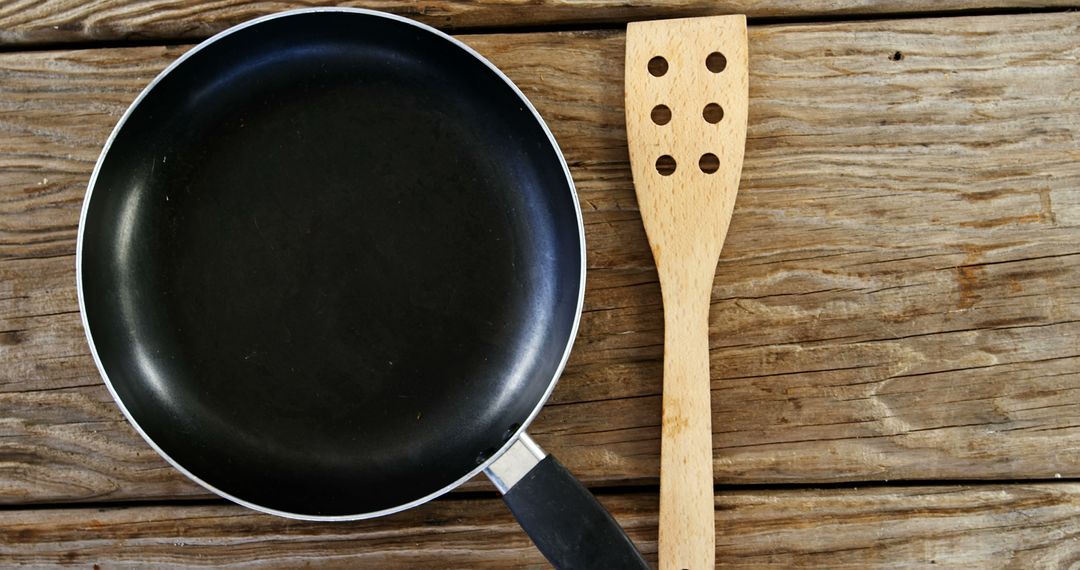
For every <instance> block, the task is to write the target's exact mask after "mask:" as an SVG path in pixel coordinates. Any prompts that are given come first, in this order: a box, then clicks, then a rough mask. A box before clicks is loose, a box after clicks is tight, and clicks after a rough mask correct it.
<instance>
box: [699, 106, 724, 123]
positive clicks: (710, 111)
mask: <svg viewBox="0 0 1080 570" xmlns="http://www.w3.org/2000/svg"><path fill="white" fill-rule="evenodd" d="M701 116H702V117H704V118H705V121H706V122H709V123H712V124H714V125H715V124H716V123H719V122H720V119H723V118H724V108H723V107H721V106H720V105H718V104H716V103H709V104H708V105H705V108H704V109H702V111H701Z"/></svg>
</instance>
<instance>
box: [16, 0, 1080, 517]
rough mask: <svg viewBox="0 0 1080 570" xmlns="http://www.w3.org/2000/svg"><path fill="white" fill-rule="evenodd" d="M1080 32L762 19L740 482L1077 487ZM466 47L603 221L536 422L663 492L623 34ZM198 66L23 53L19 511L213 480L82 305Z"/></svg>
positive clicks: (727, 399) (737, 228) (612, 481)
mask: <svg viewBox="0 0 1080 570" xmlns="http://www.w3.org/2000/svg"><path fill="white" fill-rule="evenodd" d="M1078 28H1080V15H1078V14H1044V15H1029V16H1005V17H972V18H948V19H940V20H910V21H909V20H897V21H888V22H853V23H845V24H822V25H785V26H767V27H757V28H755V27H751V29H750V61H751V77H750V97H751V103H750V120H749V124H750V130H749V135H748V140H747V149H746V162H745V166H744V171H743V183H742V187H741V189H740V192H739V198H738V202H737V204H736V209H735V215H734V218H733V222H732V226H731V230H730V232H729V234H728V237H727V243H726V244H725V248H724V255H723V256H722V257H721V260H720V265H719V268H718V271H717V275H716V279H715V281H714V283H713V291H712V305H713V306H712V314H711V318H710V339H711V352H710V354H711V359H712V370H711V373H712V390H713V404H712V406H713V426H714V446H715V447H714V465H713V467H714V476H715V478H716V480H717V482H720V483H736V482H738V483H761V482H826V481H850V480H867V479H869V480H886V479H888V480H896V479H917V480H926V479H957V478H979V479H993V478H1028V477H1030V478H1052V477H1054V476H1055V475H1056V474H1060V475H1062V476H1064V477H1077V476H1080V454H1078V453H1077V452H1076V450H1077V449H1078V448H1080V422H1078V421H1077V419H1076V418H1078V417H1080V373H1078V370H1080V349H1078V346H1080V343H1078V338H1080V296H1078V285H1077V283H1078V282H1080V280H1078V276H1080V160H1078V159H1080V150H1078V149H1080V145H1078V136H1080V105H1077V103H1078V102H1080V101H1078V98H1080V66H1078V65H1077V63H1078V61H1080V45H1078V44H1077V43H1076V42H1075V41H1074V39H1073V38H1075V37H1077V35H1078V32H1080V30H1078ZM464 39H465V40H466V41H467V42H469V43H470V44H472V45H474V46H475V47H476V48H477V49H479V50H480V51H482V52H483V53H485V54H487V55H489V56H490V57H491V58H492V59H493V60H494V61H495V62H496V63H497V64H498V65H500V66H501V67H502V68H503V69H504V70H505V71H506V72H507V73H508V74H509V75H510V76H511V77H512V78H513V79H514V80H515V81H517V82H518V84H519V85H520V86H521V87H522V89H523V90H524V91H525V92H526V93H527V95H528V96H529V97H530V98H531V99H532V100H533V102H534V103H535V104H536V105H537V107H538V108H539V110H540V112H541V113H542V114H543V115H544V117H545V118H546V119H547V120H548V121H549V122H550V124H551V127H552V129H553V131H554V133H555V135H556V137H557V138H558V140H559V142H560V144H561V146H562V147H563V149H564V150H565V153H566V156H567V158H568V161H569V162H570V165H571V169H572V171H573V175H574V177H575V180H576V182H577V184H578V188H579V191H580V197H581V203H582V207H583V209H584V213H585V222H586V232H587V241H588V247H589V252H588V255H589V264H590V273H589V279H588V290H587V292H586V299H585V304H586V307H585V313H584V315H583V318H582V326H581V334H580V337H579V339H578V342H577V343H576V345H575V349H574V352H573V355H572V357H571V360H570V363H569V365H568V367H567V371H566V373H565V374H564V377H563V380H562V381H561V382H560V384H559V387H558V389H557V390H556V391H555V394H554V396H553V398H552V401H551V402H550V403H549V405H547V406H546V407H545V409H544V411H543V412H542V413H541V415H540V417H539V419H538V421H537V423H536V424H535V426H534V429H532V430H531V432H532V433H533V434H534V436H535V437H536V439H537V441H538V442H539V443H540V445H542V446H544V447H545V448H546V449H547V450H548V451H550V452H552V453H554V454H556V455H557V456H558V457H560V459H561V460H562V461H563V462H564V463H565V464H566V465H567V467H568V468H570V469H571V471H574V472H575V473H576V474H578V475H580V476H581V477H583V478H584V479H585V480H586V481H587V482H588V483H590V484H592V485H621V484H640V483H649V484H653V483H655V482H656V481H657V475H658V472H659V450H660V444H659V437H660V386H661V358H662V341H663V338H662V327H661V310H660V303H661V298H660V289H659V285H658V283H657V275H656V272H655V269H654V267H653V263H652V259H651V254H650V251H649V247H648V244H647V241H646V238H645V233H644V230H643V228H642V225H641V219H640V216H639V214H638V212H637V210H636V208H637V206H636V201H635V199H634V191H633V185H632V182H631V177H630V170H629V165H628V158H627V150H626V139H625V131H624V129H623V121H624V117H623V111H622V82H621V81H620V78H621V77H622V75H623V65H622V57H623V49H624V45H623V36H622V35H621V34H620V33H618V32H574V33H544V34H513V35H485V36H472V37H465V38H464ZM182 51H183V48H181V47H147V48H125V49H101V50H75V51H50V52H34V53H8V54H2V55H0V331H3V332H0V502H4V503H21V502H30V501H36V502H58V501H59V502H64V501H76V500H103V499H107V500H127V499H137V498H154V497H173V496H179V495H201V494H202V493H201V492H200V491H199V490H198V489H197V488H195V487H194V486H193V485H191V484H190V483H187V482H186V481H184V480H183V478H182V477H181V476H180V475H178V474H176V473H174V472H172V471H171V470H169V469H168V468H167V467H166V466H165V464H164V463H163V462H162V461H161V460H159V459H156V458H155V457H154V456H153V453H152V452H151V451H150V450H149V449H148V448H147V447H146V446H145V444H143V443H142V442H141V441H140V440H139V438H138V437H137V436H136V435H135V433H134V432H133V431H132V430H131V429H130V428H129V427H128V426H127V425H126V424H124V423H123V421H122V419H121V416H120V414H119V412H118V411H116V410H115V409H114V407H113V406H112V405H111V404H110V403H109V400H108V396H107V394H106V392H105V389H104V387H103V386H102V385H101V384H100V380H99V379H98V377H97V375H96V372H95V370H94V368H93V364H92V363H91V361H90V358H89V356H88V354H87V349H86V347H85V343H84V341H83V337H82V330H81V327H80V325H79V320H78V315H77V313H76V310H77V304H76V301H75V292H74V257H73V254H74V248H75V242H74V238H75V231H76V224H77V221H78V213H79V206H80V201H81V199H82V195H83V192H84V191H85V185H86V182H87V179H88V177H89V174H90V171H91V169H92V167H93V161H94V159H95V158H96V155H97V152H98V150H99V149H100V146H101V145H102V144H103V142H104V140H105V138H106V137H107V135H108V133H109V130H110V129H111V127H112V125H113V124H114V123H115V121H116V120H117V118H118V117H119V116H120V114H121V113H122V112H123V110H124V107H125V106H126V105H127V103H128V102H130V101H131V100H132V99H133V98H134V97H135V94H136V93H137V92H138V90H139V89H141V88H142V87H143V86H144V85H145V84H146V83H147V82H148V81H149V80H150V79H151V78H152V77H153V75H154V74H155V73H156V72H157V71H158V70H160V69H162V68H163V67H164V66H165V65H166V64H167V63H168V62H169V61H171V60H173V59H175V57H177V56H178V55H179V54H180V53H181V52H182ZM897 54H899V56H900V57H897Z"/></svg>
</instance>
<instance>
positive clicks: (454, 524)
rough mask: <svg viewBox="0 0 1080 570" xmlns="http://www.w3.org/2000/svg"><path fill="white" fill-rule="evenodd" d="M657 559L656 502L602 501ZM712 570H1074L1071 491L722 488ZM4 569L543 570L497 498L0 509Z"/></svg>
mask: <svg viewBox="0 0 1080 570" xmlns="http://www.w3.org/2000/svg"><path fill="white" fill-rule="evenodd" d="M601 501H602V502H603V503H604V505H605V506H607V507H608V508H609V509H610V510H611V511H612V513H613V514H614V515H615V517H616V518H617V519H618V520H619V522H620V523H621V524H623V526H624V527H625V528H626V529H627V532H628V533H629V535H630V536H631V538H633V539H634V541H635V542H636V543H637V544H638V545H639V546H640V547H641V549H642V550H643V551H644V554H645V557H646V558H647V559H648V560H649V561H650V563H652V564H655V563H656V510H657V502H656V496H655V495H654V494H649V493H633V494H621V495H614V496H603V497H601ZM715 504H716V528H717V530H718V533H717V541H716V559H717V566H718V567H720V568H808V567H820V568H831V569H835V568H866V567H869V566H875V565H876V566H881V567H888V568H958V569H964V570H968V569H970V568H1072V567H1074V565H1075V564H1077V563H1080V542H1078V541H1077V537H1078V536H1080V514H1078V513H1080V485H1077V484H1075V483H1063V484H1016V485H980V486H974V487H973V486H948V487H934V486H931V487H923V486H917V487H894V488H871V489H831V490H830V489H824V490H822V489H818V490H814V489H810V490H771V491H720V492H718V493H717V494H716V499H715ZM0 560H4V561H6V562H8V563H18V564H25V565H28V566H42V567H51V566H54V565H58V564H64V565H69V564H70V565H76V566H79V567H83V568H90V567H93V565H95V564H96V565H97V566H99V567H100V568H102V569H108V568H122V567H146V566H152V567H154V568H184V567H192V566H199V567H214V568H239V567H243V568H296V567H300V566H305V565H309V564H310V565H312V566H313V567H318V568H388V567H389V568H438V569H444V568H509V567H514V568H544V567H546V566H547V565H546V564H545V563H544V560H543V557H541V555H540V554H539V552H537V551H536V549H535V548H533V546H532V545H531V544H530V543H529V542H528V539H527V538H526V537H525V536H524V535H523V534H522V533H521V531H520V530H519V529H518V527H517V524H516V523H515V522H514V520H513V518H511V516H510V514H509V512H508V511H507V510H506V507H504V506H503V505H502V503H501V501H499V500H497V499H494V498H473V499H468V500H462V499H457V500H450V501H436V502H434V503H429V504H427V505H424V506H423V507H420V508H418V509H414V510H412V511H407V512H404V513H400V514H397V515H393V516H391V517H388V518H385V519H378V520H374V521H360V522H352V523H310V522H302V521H291V520H286V519H281V518H277V517H271V516H268V515H262V514H258V513H254V512H251V511H248V510H246V509H244V508H242V507H238V506H234V505H224V504H220V505H219V504H213V505H197V506H187V507H183V508H176V507H158V506H151V507H141V506H132V507H126V508H115V507H110V508H101V509H98V508H81V509H47V510H37V511H14V512H13V511H2V512H0Z"/></svg>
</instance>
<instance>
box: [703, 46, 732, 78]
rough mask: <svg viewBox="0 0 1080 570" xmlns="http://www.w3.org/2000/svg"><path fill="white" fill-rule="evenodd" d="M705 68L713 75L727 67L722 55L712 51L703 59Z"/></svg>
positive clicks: (725, 59)
mask: <svg viewBox="0 0 1080 570" xmlns="http://www.w3.org/2000/svg"><path fill="white" fill-rule="evenodd" d="M705 67H707V68H709V71H711V72H713V73H720V72H721V71H723V70H724V68H725V67H727V58H726V57H724V54H722V53H720V52H718V51H714V52H712V53H710V54H709V55H708V56H706V57H705Z"/></svg>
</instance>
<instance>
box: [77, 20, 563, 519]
mask: <svg viewBox="0 0 1080 570" xmlns="http://www.w3.org/2000/svg"><path fill="white" fill-rule="evenodd" d="M92 196H93V197H92V200H91V202H90V205H89V209H88V211H87V217H86V219H85V222H84V228H83V233H84V235H83V243H82V267H81V271H82V278H83V296H84V303H85V310H86V317H87V322H88V326H89V329H90V332H91V334H92V337H93V340H94V344H95V347H96V350H97V352H98V355H99V358H100V360H101V363H102V366H103V368H104V370H105V371H106V373H107V375H108V377H109V379H110V381H111V383H112V384H113V387H114V389H115V390H116V392H117V394H118V396H119V397H120V399H121V400H122V402H123V403H124V405H125V406H126V407H127V409H128V411H129V412H130V414H131V415H132V417H133V418H134V419H135V421H136V422H137V423H138V424H139V426H140V427H141V428H142V429H143V430H144V431H145V432H146V433H147V434H148V436H149V437H150V438H152V439H153V440H154V442H155V443H156V444H157V445H158V446H160V447H161V448H162V450H163V451H164V452H165V453H166V454H168V455H169V456H170V457H171V458H172V459H173V460H175V461H176V462H178V463H179V464H180V465H182V466H183V467H185V468H186V469H187V470H189V471H190V472H192V473H193V474H194V475H196V476H197V477H199V478H200V479H202V480H203V481H205V482H207V483H208V484H210V485H212V486H214V487H216V488H218V489H220V490H221V491H224V492H226V493H229V494H231V495H234V496H236V497H238V498H240V499H242V500H246V501H249V502H252V503H255V504H257V505H260V506H263V507H265V508H270V509H275V510H280V511H285V512H291V513H297V514H306V515H322V516H327V515H348V514H358V513H369V512H374V511H379V510H383V509H388V508H393V507H395V506H396V505H400V504H404V503H407V502H410V501H413V500H416V499H419V498H421V497H424V496H426V495H428V494H430V493H433V492H436V491H438V490H439V489H442V488H443V487H445V486H447V485H449V484H451V483H453V482H454V481H456V480H457V479H459V478H460V477H462V476H464V475H465V474H467V473H468V472H469V471H470V470H471V469H474V468H475V467H476V465H477V464H478V461H482V460H483V459H484V458H486V457H487V455H489V454H490V453H491V452H492V451H493V450H495V449H498V448H499V447H500V446H501V445H502V444H503V443H504V442H505V441H506V439H507V438H508V437H510V436H511V435H512V434H513V433H514V431H515V430H516V429H517V428H518V427H519V426H520V424H521V423H523V422H525V421H526V420H527V418H528V417H529V415H530V413H531V412H532V411H533V409H534V408H535V407H536V406H537V405H538V404H539V402H540V400H541V399H542V397H543V395H544V393H545V391H546V390H547V388H548V385H549V383H550V382H551V381H552V378H553V377H554V375H555V374H556V373H557V369H558V366H559V364H560V362H561V360H562V358H563V354H564V352H565V350H566V348H567V345H568V343H569V342H570V340H571V335H572V329H573V323H574V320H575V316H576V309H577V300H578V295H579V288H580V286H581V285H580V279H581V258H580V247H581V244H580V241H579V233H578V232H579V230H578V223H579V222H578V218H577V215H576V211H575V204H574V201H573V200H574V198H573V194H572V190H571V188H570V186H569V183H568V181H567V178H566V174H565V171H564V168H563V166H562V163H561V161H560V159H559V157H558V155H557V152H556V151H555V150H554V149H553V148H552V145H551V142H550V141H549V139H548V137H547V135H546V133H545V131H544V129H543V127H542V126H541V124H540V123H539V122H538V121H537V120H536V118H535V117H534V116H533V114H532V113H531V111H529V109H528V107H527V106H526V105H525V104H524V103H523V102H522V101H521V100H520V98H519V97H518V95H517V94H516V93H515V92H514V91H513V89H511V88H510V86H508V85H507V84H506V83H505V82H504V81H503V80H502V79H501V78H500V77H499V76H498V75H497V74H496V73H495V72H493V71H492V70H490V69H489V68H488V67H486V66H485V65H484V64H483V63H482V62H480V61H479V60H477V59H476V58H474V57H473V56H472V55H471V54H469V53H468V52H466V51H465V50H463V49H461V48H459V47H457V46H455V45H453V44H452V43H450V42H448V41H447V40H445V39H444V38H441V37H439V36H437V35H435V34H433V33H431V32H428V31H425V30H422V29H419V28H417V27H415V26H412V25H409V24H406V23H403V22H398V21H395V20H389V19H385V18H380V17H375V16H371V15H367V14H357V13H333V12H325V13H324V12H320V13H307V14H300V15H293V16H289V17H284V18H278V19H272V20H268V21H264V22H261V23H259V24H257V25H254V26H251V27H248V28H245V29H242V30H240V31H237V32H234V33H233V34H231V35H228V36H225V37H223V38H221V39H218V40H217V41H215V42H214V43H212V44H210V45H209V46H207V47H205V48H204V49H202V50H200V51H199V52H197V53H195V54H194V55H193V56H191V57H190V58H188V59H187V60H185V61H183V62H182V63H181V64H180V65H179V66H177V67H176V68H174V69H173V70H172V71H171V72H170V73H169V74H168V75H166V76H165V77H164V78H163V79H162V80H161V81H160V82H159V83H158V84H157V85H156V86H155V87H154V88H153V90H152V91H150V93H149V94H148V95H147V96H146V97H145V98H144V99H143V100H142V101H141V102H140V103H139V104H138V106H137V107H136V108H135V110H134V111H133V112H132V114H131V115H130V116H129V117H128V119H127V121H126V122H125V123H124V125H123V127H122V128H121V129H120V131H119V132H118V134H117V136H116V138H115V139H114V141H113V143H112V146H111V147H110V149H109V151H108V153H107V155H106V156H105V157H104V159H103V162H102V164H101V167H100V172H99V174H98V177H97V179H96V182H95V184H94V187H93V194H92Z"/></svg>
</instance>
